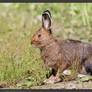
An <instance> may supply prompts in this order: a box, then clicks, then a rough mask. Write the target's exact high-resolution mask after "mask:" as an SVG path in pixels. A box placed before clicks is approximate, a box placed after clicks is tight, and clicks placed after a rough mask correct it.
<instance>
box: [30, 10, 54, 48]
mask: <svg viewBox="0 0 92 92" xmlns="http://www.w3.org/2000/svg"><path fill="white" fill-rule="evenodd" d="M51 39H52V32H51V13H50V11H49V10H46V11H44V12H43V14H42V27H41V28H40V29H39V30H38V31H37V32H36V33H35V34H34V35H33V37H32V40H31V44H32V45H33V46H35V47H38V48H40V47H42V46H45V45H47V44H48V42H49V41H50V40H51Z"/></svg>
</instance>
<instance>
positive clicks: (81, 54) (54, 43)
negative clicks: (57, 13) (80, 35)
mask: <svg viewBox="0 0 92 92" xmlns="http://www.w3.org/2000/svg"><path fill="white" fill-rule="evenodd" d="M46 16H47V15H46ZM43 18H44V16H43ZM48 20H49V19H48ZM43 22H45V21H43ZM44 24H46V23H44ZM48 24H49V21H48ZM50 25H51V24H50ZM47 26H48V27H46V28H45V25H44V27H42V28H41V29H39V30H38V31H37V32H36V34H35V35H34V36H33V38H32V40H31V44H33V45H35V46H36V47H38V48H40V50H41V56H42V59H43V60H44V63H45V64H46V66H48V67H51V68H52V69H54V70H55V71H57V73H56V76H55V78H54V81H58V79H59V78H60V76H61V75H62V72H63V71H64V70H65V69H67V68H69V67H71V66H72V64H73V62H78V63H79V65H78V72H80V73H86V71H85V69H86V68H87V67H88V66H87V65H88V63H90V62H92V58H91V57H92V45H91V44H90V43H84V42H81V41H77V40H64V39H61V38H57V39H56V38H54V37H53V35H52V34H51V33H50V32H49V31H48V30H51V29H50V27H49V25H47ZM39 34H40V35H41V37H38V35H39ZM91 65H92V63H91ZM88 68H89V69H90V66H89V67H88ZM91 69H92V68H91ZM51 78H52V77H51ZM51 78H50V79H51Z"/></svg>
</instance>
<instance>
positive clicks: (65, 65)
mask: <svg viewBox="0 0 92 92" xmlns="http://www.w3.org/2000/svg"><path fill="white" fill-rule="evenodd" d="M67 68H68V66H67V64H62V65H60V67H59V68H58V71H57V74H56V76H55V78H54V83H57V82H60V81H61V76H62V73H63V71H64V70H65V69H67Z"/></svg>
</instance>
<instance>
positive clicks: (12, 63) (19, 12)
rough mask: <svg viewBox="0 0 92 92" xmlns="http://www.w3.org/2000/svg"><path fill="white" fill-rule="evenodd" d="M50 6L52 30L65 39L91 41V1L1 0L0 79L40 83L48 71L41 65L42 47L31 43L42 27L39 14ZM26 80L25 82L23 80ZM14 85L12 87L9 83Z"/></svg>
mask: <svg viewBox="0 0 92 92" xmlns="http://www.w3.org/2000/svg"><path fill="white" fill-rule="evenodd" d="M46 9H49V10H50V11H51V13H52V17H53V25H54V26H53V27H52V29H53V34H54V35H56V36H61V37H64V38H65V39H68V38H69V39H75V40H83V41H92V35H91V34H92V24H91V23H92V12H91V10H92V4H89V3H87V4H86V3H81V4H80V3H76V4H74V3H13V4H12V3H11V4H10V5H8V6H7V4H5V3H4V4H3V3H2V4H0V81H1V82H0V83H2V82H8V83H12V82H13V83H16V82H19V84H18V87H19V86H20V87H22V88H23V87H24V88H25V87H28V88H29V87H30V86H33V85H41V83H42V81H43V80H44V79H46V74H47V72H48V71H46V69H44V68H43V67H42V65H43V61H42V59H41V56H40V52H39V49H37V48H33V47H32V46H31V45H30V40H31V38H32V35H33V34H34V33H35V32H36V31H37V30H38V29H39V28H40V26H41V21H40V20H39V19H38V18H37V16H38V15H41V13H42V12H43V11H44V10H46ZM21 80H23V82H22V81H21ZM10 88H11V87H10Z"/></svg>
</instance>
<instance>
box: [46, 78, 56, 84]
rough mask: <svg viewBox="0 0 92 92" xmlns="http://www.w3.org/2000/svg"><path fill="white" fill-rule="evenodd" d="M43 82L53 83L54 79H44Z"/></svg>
mask: <svg viewBox="0 0 92 92" xmlns="http://www.w3.org/2000/svg"><path fill="white" fill-rule="evenodd" d="M44 83H46V84H53V83H55V81H54V80H50V79H46V80H45V81H44Z"/></svg>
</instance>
